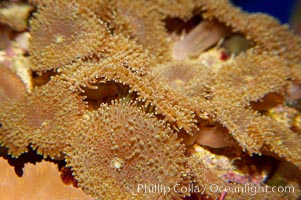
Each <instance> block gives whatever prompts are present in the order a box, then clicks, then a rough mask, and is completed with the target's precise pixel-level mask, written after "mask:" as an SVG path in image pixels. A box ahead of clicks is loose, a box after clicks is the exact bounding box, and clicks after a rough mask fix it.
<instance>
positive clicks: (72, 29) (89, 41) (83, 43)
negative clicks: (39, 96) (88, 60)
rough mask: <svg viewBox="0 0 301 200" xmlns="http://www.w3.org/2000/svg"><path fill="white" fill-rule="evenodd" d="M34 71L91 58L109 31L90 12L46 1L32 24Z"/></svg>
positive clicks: (31, 46) (72, 4)
mask: <svg viewBox="0 0 301 200" xmlns="http://www.w3.org/2000/svg"><path fill="white" fill-rule="evenodd" d="M30 25H31V28H30V32H31V36H32V38H31V42H30V49H29V51H30V55H31V62H32V64H33V67H32V68H33V70H37V71H43V70H49V69H54V68H59V67H60V66H62V65H64V64H67V63H70V62H72V61H73V60H75V59H77V58H83V57H86V56H89V55H92V53H93V52H94V51H96V50H97V47H99V45H100V43H101V39H102V37H103V36H104V35H105V33H106V30H105V27H104V25H103V24H102V22H101V21H99V20H98V19H97V17H96V16H95V15H94V14H93V13H92V12H91V11H89V10H87V9H82V8H80V7H79V5H78V4H76V3H72V2H67V1H65V2H64V1H61V0H56V1H45V2H44V4H42V3H41V4H38V12H37V13H35V14H34V18H33V19H32V20H31V23H30Z"/></svg>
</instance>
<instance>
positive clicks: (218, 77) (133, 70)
mask: <svg viewBox="0 0 301 200" xmlns="http://www.w3.org/2000/svg"><path fill="white" fill-rule="evenodd" d="M22 2H24V4H26V5H29V4H30V8H32V5H33V6H34V8H35V10H34V11H33V13H32V14H31V16H30V17H26V16H25V21H26V24H29V26H28V27H25V28H24V29H22V30H25V31H27V32H26V33H25V34H26V35H30V36H29V37H28V38H30V40H29V48H28V50H27V48H24V49H23V50H22V51H20V52H22V53H20V54H22V55H20V56H21V57H22V58H24V59H20V60H18V62H19V64H20V62H25V60H27V59H28V60H29V64H28V66H29V67H30V70H27V71H26V72H28V73H26V76H27V79H26V80H27V82H26V85H30V89H27V91H26V87H24V84H23V82H22V80H23V79H22V80H21V79H19V78H18V76H17V75H16V74H15V72H13V71H10V69H7V68H5V67H4V65H5V63H4V61H5V60H7V58H6V57H5V56H7V57H8V55H7V53H11V52H13V51H9V49H5V50H2V49H0V110H1V112H0V123H1V124H0V143H1V146H2V147H3V149H5V148H6V150H7V152H6V151H5V154H9V155H5V156H13V157H18V156H20V155H21V154H26V152H27V151H29V150H30V152H31V149H33V150H35V151H34V153H37V154H40V155H42V156H43V157H44V159H46V158H47V159H53V160H59V159H60V160H61V161H62V160H63V159H64V160H63V161H62V162H64V161H65V163H64V164H66V165H67V166H68V167H70V169H71V170H72V171H73V176H74V177H75V179H76V180H77V181H78V184H79V187H81V188H82V189H83V191H84V192H85V193H87V194H90V195H92V196H93V198H97V199H124V200H128V199H184V198H188V199H189V198H193V195H195V194H193V192H192V191H185V192H181V191H170V192H169V193H167V194H164V193H162V192H155V193H149V192H146V193H136V192H137V184H148V185H150V184H162V185H166V186H168V187H170V188H173V187H174V186H175V185H176V184H180V185H181V186H187V184H189V183H190V184H194V183H193V181H194V180H195V181H196V184H199V186H201V185H202V184H207V183H211V182H214V181H216V183H218V184H221V185H225V186H226V185H229V184H228V183H227V182H225V181H223V180H221V179H220V178H219V177H218V175H217V174H218V172H217V171H215V170H216V169H210V168H208V167H207V166H206V165H205V164H203V163H202V160H201V159H202V158H201V157H197V156H196V157H195V155H196V154H197V153H196V152H192V153H191V152H190V150H191V149H192V147H194V146H195V145H196V146H198V147H200V148H201V146H206V147H205V148H206V149H209V150H210V151H212V155H213V154H223V155H224V156H229V155H228V153H229V151H231V153H233V155H235V156H237V159H241V160H242V161H248V160H252V161H254V163H256V165H258V166H259V165H260V164H263V165H268V167H267V170H268V171H267V172H266V173H265V174H267V177H266V179H269V178H270V177H269V176H272V175H273V174H274V173H276V172H275V171H276V169H275V168H276V166H272V165H274V163H271V164H266V163H260V162H261V161H258V163H257V162H255V161H257V160H256V158H257V157H260V158H263V159H265V158H266V157H268V158H270V159H273V160H275V163H276V164H277V163H280V162H285V163H288V162H290V164H291V165H294V167H295V168H296V170H299V171H300V169H301V146H300V144H301V136H300V122H298V121H297V120H298V119H299V118H297V117H296V122H295V121H294V122H290V123H286V122H283V120H281V119H280V117H279V116H278V117H277V115H275V114H269V113H271V112H272V111H273V110H274V111H275V106H280V107H281V106H282V107H285V108H287V109H284V111H283V112H284V114H283V115H285V114H289V113H288V112H291V113H294V115H295V116H301V114H300V108H301V99H300V94H299V93H300V87H299V86H300V83H301V73H300V71H301V69H300V63H301V43H300V41H301V40H300V37H298V36H296V35H294V34H293V32H291V31H290V29H289V28H288V27H286V26H283V25H281V24H279V23H278V22H277V20H275V19H273V18H272V17H270V16H267V15H264V14H249V13H246V12H243V11H242V10H241V9H239V8H237V7H235V6H234V5H232V4H231V3H230V2H229V1H228V0H187V1H185V0H170V1H167V0H151V1H150V0H137V1H130V0H123V1H116V0H113V1H110V0H92V1H84V0H71V1H67V0H53V1H48V0H28V2H26V0H24V1H22ZM8 10H10V8H9V7H8ZM2 11H3V10H2V9H0V13H1V12H2ZM1 19H2V20H1ZM22 19H23V18H22ZM11 20H12V21H16V20H18V19H17V16H16V19H15V20H14V19H11ZM0 23H7V22H3V17H2V18H1V15H0ZM10 25H12V24H10ZM2 26H4V25H3V24H2V25H0V29H1V28H2ZM6 28H7V27H6ZM27 28H28V29H27ZM1 30H2V29H1ZM6 40H12V41H9V47H11V46H13V45H14V43H15V41H17V40H18V39H17V38H16V37H15V36H14V35H13V34H12V36H10V37H6ZM4 48H8V47H6V46H4ZM14 48H15V49H17V48H20V47H18V46H16V47H14ZM233 49H234V50H233ZM5 51H7V52H5ZM184 51H185V52H184ZM16 52H17V51H16ZM3 60H4V61H3ZM9 61H10V62H11V63H12V64H13V66H15V65H18V62H15V60H14V59H10V60H9ZM21 64H22V63H21ZM11 88H13V89H11ZM268 97H269V98H268ZM287 119H288V120H295V118H294V119H293V118H292V117H291V118H290V116H288V117H287ZM298 123H299V124H298ZM181 138H183V141H182V139H181ZM209 150H208V151H209ZM232 151H233V152H232ZM244 151H247V153H244ZM28 154H29V153H27V154H26V155H28ZM254 154H255V155H254ZM191 155H192V156H191ZM19 159H20V158H19ZM41 159H42V158H41ZM241 163H242V164H241V165H244V166H246V163H247V162H241ZM252 163H253V162H252ZM255 167H257V166H255ZM242 168H243V166H242ZM264 169H265V168H264ZM276 174H277V173H276ZM250 176H251V175H250ZM291 179H292V178H289V180H287V181H285V184H287V185H288V184H290V183H292V182H294V183H295V182H296V181H294V180H291ZM229 181H231V180H229ZM246 181H248V180H246ZM249 182H250V183H252V182H251V181H250V180H249ZM267 182H268V181H267ZM261 184H264V183H261ZM297 184H299V186H300V185H301V183H299V182H298V183H297ZM134 193H135V194H137V196H134ZM296 193H297V194H296V195H295V196H298V195H299V193H298V191H297V192H296ZM190 195H191V196H192V197H189V196H190ZM197 195H199V196H200V198H203V197H204V195H203V194H201V193H199V194H197ZM207 195H209V196H211V198H218V197H219V195H221V194H211V193H208V194H207ZM239 195H242V196H239ZM227 198H229V199H231V198H233V199H235V198H241V199H252V198H253V196H252V195H251V194H249V193H247V194H233V195H232V196H231V195H230V194H229V195H228V197H226V200H227ZM256 198H257V197H256ZM260 198H261V199H269V198H270V199H283V198H286V194H283V196H281V195H280V196H279V195H277V194H260V195H259V196H258V199H260Z"/></svg>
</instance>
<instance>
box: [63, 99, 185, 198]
mask: <svg viewBox="0 0 301 200" xmlns="http://www.w3.org/2000/svg"><path fill="white" fill-rule="evenodd" d="M83 121H84V123H83V124H81V125H79V127H78V130H79V132H78V134H74V137H72V139H71V140H70V144H71V145H70V146H68V148H66V153H67V159H66V160H67V164H68V165H69V166H71V167H72V169H73V171H74V175H75V178H76V179H77V180H78V182H79V186H81V187H82V188H83V190H84V191H85V192H87V193H88V194H91V195H92V196H93V197H95V198H99V199H172V198H175V199H180V196H184V195H186V194H183V193H182V194H180V193H177V191H175V190H173V187H174V186H175V185H177V184H179V186H181V185H182V184H185V183H184V182H186V183H187V181H184V176H185V175H186V172H185V169H186V164H187V163H186V158H185V156H184V146H183V145H182V144H180V143H179V141H178V140H177V137H176V135H175V134H174V133H173V132H172V131H171V129H170V128H169V127H166V126H165V125H164V124H163V123H162V121H159V120H158V119H157V118H155V117H154V116H153V115H152V114H145V113H143V112H142V111H141V110H140V109H139V108H138V107H136V105H135V103H129V102H122V101H115V102H112V105H109V106H108V105H106V104H103V105H101V107H100V108H99V110H98V111H95V112H93V113H89V114H87V115H86V116H85V117H84V120H83ZM155 184H156V186H158V185H159V186H161V187H164V188H168V187H169V188H170V191H169V192H165V193H164V191H162V190H161V191H158V190H157V192H145V191H148V189H149V188H151V187H152V186H155ZM139 188H140V189H139ZM142 188H143V189H142ZM179 192H180V191H179Z"/></svg>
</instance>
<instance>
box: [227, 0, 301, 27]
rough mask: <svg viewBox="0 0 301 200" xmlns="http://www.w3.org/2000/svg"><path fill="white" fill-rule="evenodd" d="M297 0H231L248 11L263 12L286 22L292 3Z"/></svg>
mask: <svg viewBox="0 0 301 200" xmlns="http://www.w3.org/2000/svg"><path fill="white" fill-rule="evenodd" d="M297 1H298V0H232V2H233V3H234V4H235V5H237V6H239V7H241V8H242V9H243V10H246V11H248V12H264V13H268V14H270V15H273V16H274V17H276V18H277V19H278V20H280V21H281V22H282V23H288V22H289V19H290V16H291V12H292V10H293V7H294V4H295V3H296V2H297Z"/></svg>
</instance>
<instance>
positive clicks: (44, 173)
mask: <svg viewBox="0 0 301 200" xmlns="http://www.w3.org/2000/svg"><path fill="white" fill-rule="evenodd" d="M0 169H1V174H0V178H1V187H0V198H1V199H11V200H20V199H24V200H31V199H65V200H76V199H81V200H92V197H90V196H88V195H86V194H85V193H84V192H83V191H81V189H77V188H73V187H72V186H70V185H69V186H68V185H65V184H64V183H63V182H62V180H61V179H60V172H59V171H58V169H57V166H56V165H55V164H53V163H50V162H47V161H43V162H41V163H37V164H36V165H33V164H26V165H25V167H24V169H23V171H24V174H23V176H22V177H21V178H20V177H17V175H16V174H15V172H14V170H13V168H12V167H11V166H10V165H8V163H7V161H5V160H4V159H2V158H0Z"/></svg>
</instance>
